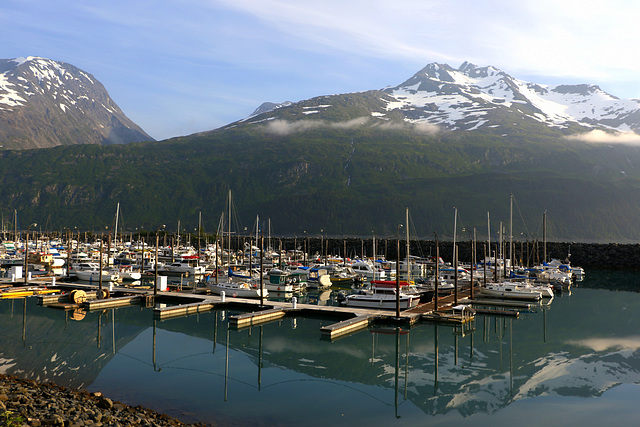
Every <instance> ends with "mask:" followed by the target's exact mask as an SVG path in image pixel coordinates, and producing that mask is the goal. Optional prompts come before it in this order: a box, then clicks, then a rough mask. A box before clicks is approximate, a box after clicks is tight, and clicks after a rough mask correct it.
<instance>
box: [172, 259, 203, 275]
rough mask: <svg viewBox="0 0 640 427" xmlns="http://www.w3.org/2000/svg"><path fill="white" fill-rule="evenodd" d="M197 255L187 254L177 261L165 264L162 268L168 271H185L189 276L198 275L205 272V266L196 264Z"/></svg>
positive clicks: (181, 272)
mask: <svg viewBox="0 0 640 427" xmlns="http://www.w3.org/2000/svg"><path fill="white" fill-rule="evenodd" d="M198 260H199V258H198V256H197V255H187V256H183V257H182V258H180V260H178V261H174V262H172V263H169V264H166V265H165V266H164V270H165V271H167V272H169V273H180V274H183V273H186V274H189V275H190V276H199V275H203V274H204V273H205V267H204V266H201V265H199V264H198Z"/></svg>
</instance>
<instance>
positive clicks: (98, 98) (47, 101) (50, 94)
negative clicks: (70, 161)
mask: <svg viewBox="0 0 640 427" xmlns="http://www.w3.org/2000/svg"><path fill="white" fill-rule="evenodd" d="M148 140H153V138H151V137H150V136H149V135H147V134H146V133H145V132H144V131H143V130H142V129H141V128H140V127H139V126H138V125H136V124H135V123H133V122H132V121H131V120H130V119H129V118H127V117H126V116H125V115H124V113H123V112H122V111H121V110H120V108H119V107H118V106H117V105H116V104H115V102H113V100H112V99H111V97H110V96H109V94H108V93H107V91H106V90H105V88H104V86H103V85H102V84H101V83H100V82H99V81H98V80H97V79H96V78H95V77H93V76H92V75H91V74H89V73H86V72H84V71H82V70H80V69H78V68H76V67H74V66H73V65H70V64H66V63H63V62H58V61H53V60H50V59H45V58H39V57H28V58H16V59H0V146H3V148H11V149H24V148H43V147H53V146H56V145H71V144H123V143H129V142H137V141H148Z"/></svg>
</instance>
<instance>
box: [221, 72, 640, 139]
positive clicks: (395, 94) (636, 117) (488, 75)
mask: <svg viewBox="0 0 640 427" xmlns="http://www.w3.org/2000/svg"><path fill="white" fill-rule="evenodd" d="M375 91H377V92H379V93H380V95H379V97H378V98H379V99H378V102H375V103H372V104H370V108H369V111H368V112H367V113H368V114H367V115H366V116H367V117H368V118H371V119H373V122H376V121H377V122H383V121H390V122H396V123H397V122H401V123H405V124H414V125H415V124H427V125H434V126H438V128H439V129H440V130H443V131H455V130H465V131H482V132H489V133H493V134H498V133H499V134H501V135H502V134H504V135H505V136H507V135H509V133H512V132H513V127H514V126H517V125H518V123H523V124H526V125H527V126H532V127H535V128H537V129H542V127H545V128H547V130H551V131H552V132H554V133H556V134H558V135H571V134H576V133H586V132H590V131H594V130H600V131H604V132H609V133H618V132H622V133H625V132H636V131H638V130H640V100H638V99H620V98H618V97H616V96H614V95H611V94H608V93H606V92H605V91H603V90H602V89H601V88H600V87H599V86H597V85H593V84H584V83H582V84H574V85H569V84H558V85H543V84H538V83H531V82H526V81H523V80H519V79H517V78H514V77H512V76H510V75H509V74H507V73H506V72H504V71H501V70H499V69H498V68H496V67H493V66H490V65H489V66H483V67H479V66H477V65H475V64H472V63H470V62H466V61H465V62H464V63H463V64H462V65H461V66H460V67H459V68H457V69H456V68H453V67H451V66H449V65H448V64H438V63H435V62H434V63H431V64H428V65H426V66H425V67H424V68H423V69H421V70H420V71H418V72H417V73H415V74H414V75H413V76H411V77H410V78H409V79H407V80H405V81H404V82H402V83H400V84H398V85H395V86H388V87H386V88H383V89H378V90H370V91H363V92H356V93H351V94H340V95H325V96H320V97H315V98H311V99H307V100H302V101H298V102H295V103H282V104H277V103H271V104H270V105H271V106H272V108H266V107H265V106H266V105H269V104H267V103H265V104H263V105H262V106H261V108H259V109H256V111H254V113H253V114H252V115H250V116H249V117H247V118H245V119H242V120H240V121H238V122H235V123H233V124H231V125H237V124H239V123H255V122H256V120H258V119H262V120H265V119H266V120H273V119H274V118H282V119H286V120H299V119H301V118H303V116H300V115H299V114H298V117H294V116H292V115H291V114H287V112H286V111H287V109H289V110H293V109H295V108H299V107H300V106H302V107H303V108H306V109H307V111H302V112H301V113H302V114H304V118H308V119H310V120H313V119H324V120H331V117H330V113H331V110H332V107H333V105H332V104H331V100H332V99H336V98H335V97H344V96H356V94H362V96H365V95H364V94H366V93H370V92H375ZM314 100H320V102H322V103H323V104H319V103H316V105H317V106H318V108H321V109H322V110H319V109H316V110H312V109H311V108H312V107H313V103H314V102H313V101H314ZM265 115H267V117H265ZM312 115H313V116H312ZM278 116H280V117H278ZM228 126H230V125H228ZM228 126H227V127H228ZM223 128H225V127H223Z"/></svg>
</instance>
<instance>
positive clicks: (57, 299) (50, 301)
mask: <svg viewBox="0 0 640 427" xmlns="http://www.w3.org/2000/svg"><path fill="white" fill-rule="evenodd" d="M28 285H33V286H37V285H40V287H41V288H42V289H43V290H45V289H46V290H47V292H55V291H56V290H58V291H59V290H60V289H65V290H78V291H82V292H83V293H84V294H86V298H85V299H83V300H82V301H70V300H69V294H62V295H60V294H56V295H40V296H39V297H38V298H39V302H40V303H41V304H42V305H47V306H52V307H53V306H55V307H57V308H64V309H65V310H68V309H77V308H83V309H86V310H87V311H91V310H101V309H111V308H116V307H126V306H131V305H144V306H146V307H149V308H153V313H154V317H156V318H158V319H161V320H165V319H171V318H175V317H181V316H189V315H192V314H197V313H203V312H207V311H211V310H214V309H215V308H217V307H221V306H225V307H226V306H232V307H234V308H238V309H239V310H246V311H248V312H247V313H243V314H238V315H234V316H230V317H229V322H230V326H231V327H234V328H237V329H242V328H247V327H252V326H256V325H260V324H265V323H268V322H272V321H276V320H279V319H282V318H283V317H285V316H289V315H316V316H322V317H327V316H329V317H333V318H336V322H335V323H332V324H329V325H325V326H323V327H322V328H321V329H320V332H321V334H322V337H323V338H329V339H336V338H339V337H344V336H346V335H349V334H352V333H355V332H357V331H360V330H362V329H366V328H368V327H370V326H372V325H374V324H376V323H394V324H403V325H408V326H413V325H415V324H416V323H418V322H420V321H427V322H443V323H447V324H454V325H460V324H465V323H468V322H470V321H472V320H473V319H474V315H475V314H476V313H479V314H487V315H496V316H514V317H517V316H518V311H517V310H518V309H525V310H526V309H530V308H531V307H532V305H531V304H528V303H522V302H516V301H513V302H511V301H497V300H488V299H482V300H472V299H469V296H470V293H471V292H470V290H469V289H460V290H458V293H457V296H456V295H449V296H444V297H440V298H438V300H437V305H436V303H435V301H432V302H429V303H425V304H419V305H418V306H417V307H414V308H412V309H409V310H405V311H401V312H400V316H396V312H395V310H380V309H367V308H354V307H347V306H318V305H312V304H295V303H292V302H278V301H269V300H264V301H263V305H260V300H258V299H247V298H230V297H227V298H226V300H224V301H223V300H222V297H220V296H217V295H209V294H191V293H183V292H171V291H166V292H157V293H156V295H154V292H153V290H152V289H148V288H147V289H142V288H127V287H124V286H113V285H109V284H103V286H102V292H101V293H100V295H104V294H105V291H106V290H107V289H108V290H109V291H110V292H111V293H112V294H117V295H123V296H118V297H115V298H113V297H112V298H104V299H101V298H98V297H97V295H98V293H99V292H100V288H99V286H98V285H93V284H81V283H64V282H58V283H56V282H55V280H53V279H52V278H49V280H47V279H43V278H38V279H37V280H33V281H31V282H30V283H29V284H28ZM52 285H53V286H52ZM13 286H14V284H13V283H12V284H10V285H8V286H7V287H6V288H5V289H3V291H5V292H6V291H11V290H16V291H17V290H19V288H17V287H15V288H14V287H13ZM46 286H51V288H46ZM54 286H55V288H56V289H55V290H54V289H53V287H54ZM32 294H33V293H30V295H32ZM107 294H108V293H107ZM165 302H170V303H172V304H173V305H164V303H165ZM176 302H177V303H176ZM471 305H473V306H478V305H485V306H496V307H505V309H504V310H494V309H486V308H475V307H474V308H471ZM507 308H511V309H514V310H510V309H507Z"/></svg>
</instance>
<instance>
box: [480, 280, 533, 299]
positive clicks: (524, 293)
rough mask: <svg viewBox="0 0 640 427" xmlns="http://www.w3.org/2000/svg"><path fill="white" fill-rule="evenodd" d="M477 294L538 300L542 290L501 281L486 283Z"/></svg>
mask: <svg viewBox="0 0 640 427" xmlns="http://www.w3.org/2000/svg"><path fill="white" fill-rule="evenodd" d="M478 296H483V297H489V298H504V299H519V300H526V301H539V300H541V299H542V292H540V291H539V290H535V289H532V288H531V287H530V286H527V285H524V284H520V283H514V282H501V283H488V284H486V285H485V286H484V287H482V288H481V289H480V291H479V292H478Z"/></svg>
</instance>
